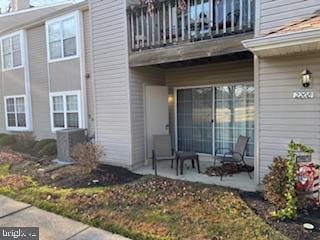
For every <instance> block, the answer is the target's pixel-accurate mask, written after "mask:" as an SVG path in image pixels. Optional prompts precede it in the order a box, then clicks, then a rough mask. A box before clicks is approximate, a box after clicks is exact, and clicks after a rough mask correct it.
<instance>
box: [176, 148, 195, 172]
mask: <svg viewBox="0 0 320 240" xmlns="http://www.w3.org/2000/svg"><path fill="white" fill-rule="evenodd" d="M177 160H178V162H180V174H181V175H183V165H184V161H185V160H191V161H192V168H194V161H196V163H197V168H198V173H200V163H199V156H198V154H196V153H194V152H178V153H177Z"/></svg>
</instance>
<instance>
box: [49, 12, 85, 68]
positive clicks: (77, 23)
mask: <svg viewBox="0 0 320 240" xmlns="http://www.w3.org/2000/svg"><path fill="white" fill-rule="evenodd" d="M71 17H74V19H75V25H76V44H77V46H76V51H77V54H76V55H74V56H70V57H61V58H57V59H51V56H50V47H49V25H50V24H53V23H57V22H60V23H61V22H62V21H63V20H66V19H68V18H71ZM61 37H62V36H61ZM60 41H61V44H62V45H61V46H62V48H61V53H62V55H61V56H63V38H61V40H60ZM46 47H47V60H48V63H54V62H60V61H66V60H71V59H75V58H79V56H80V16H79V11H76V12H73V13H70V14H67V15H63V16H60V17H58V18H54V19H51V20H49V21H46Z"/></svg>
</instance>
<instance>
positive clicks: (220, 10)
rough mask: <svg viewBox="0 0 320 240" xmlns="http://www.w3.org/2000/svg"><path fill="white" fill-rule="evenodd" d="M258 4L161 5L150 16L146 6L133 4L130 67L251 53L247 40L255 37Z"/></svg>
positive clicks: (232, 0)
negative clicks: (245, 47)
mask: <svg viewBox="0 0 320 240" xmlns="http://www.w3.org/2000/svg"><path fill="white" fill-rule="evenodd" d="M132 1H135V0H131V2H132ZM139 2H140V1H139ZM184 3H185V5H184ZM183 5H184V6H183ZM254 5H255V2H254V0H184V1H183V0H155V4H154V10H153V11H152V12H150V11H148V7H147V5H145V4H141V3H140V4H131V5H129V7H128V30H129V34H128V36H129V44H130V54H129V63H130V66H145V65H152V64H161V63H167V62H176V61H183V60H190V59H196V58H203V57H211V56H218V55H224V54H232V53H235V52H241V51H245V50H244V48H243V47H242V45H241V41H242V40H245V39H249V38H252V37H253V28H254V16H255V13H254V9H255V6H254Z"/></svg>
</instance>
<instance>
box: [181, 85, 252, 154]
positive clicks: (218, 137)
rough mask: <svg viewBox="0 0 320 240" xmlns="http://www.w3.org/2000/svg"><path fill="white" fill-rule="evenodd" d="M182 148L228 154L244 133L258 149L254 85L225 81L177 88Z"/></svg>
mask: <svg viewBox="0 0 320 240" xmlns="http://www.w3.org/2000/svg"><path fill="white" fill-rule="evenodd" d="M176 94H177V109H176V111H177V112H176V114H177V119H176V121H177V136H176V137H177V144H178V146H177V147H178V150H179V151H192V152H197V153H205V154H212V155H213V154H215V153H216V154H224V153H225V152H226V151H227V149H233V148H234V145H235V143H236V141H237V139H238V137H239V136H240V135H243V136H247V137H249V144H248V146H247V152H246V155H247V156H253V153H254V116H255V114H254V86H253V84H241V85H240V84H239V85H225V86H216V87H214V86H212V87H199V88H184V89H177V92H176Z"/></svg>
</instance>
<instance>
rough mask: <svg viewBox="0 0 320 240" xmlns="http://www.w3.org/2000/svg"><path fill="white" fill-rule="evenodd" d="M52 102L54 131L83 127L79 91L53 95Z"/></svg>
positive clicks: (51, 95) (51, 96)
mask: <svg viewBox="0 0 320 240" xmlns="http://www.w3.org/2000/svg"><path fill="white" fill-rule="evenodd" d="M50 102H51V115H52V116H51V120H52V129H53V130H57V129H63V128H79V127H82V126H81V108H80V92H79V91H73V92H58V93H51V94H50Z"/></svg>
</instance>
